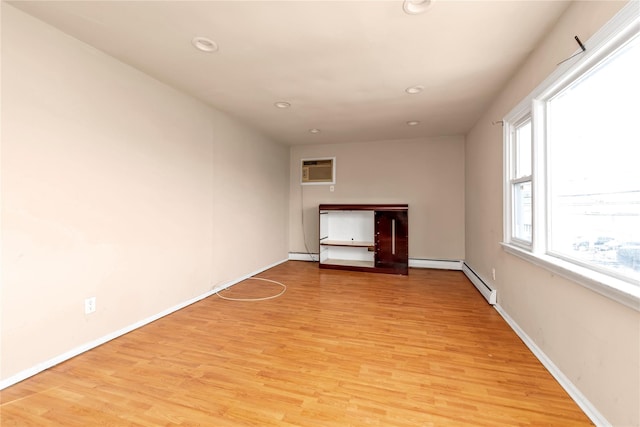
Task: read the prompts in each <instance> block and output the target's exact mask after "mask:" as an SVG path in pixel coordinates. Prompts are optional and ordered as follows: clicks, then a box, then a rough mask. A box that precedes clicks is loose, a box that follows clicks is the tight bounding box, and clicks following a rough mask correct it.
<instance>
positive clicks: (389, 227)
mask: <svg viewBox="0 0 640 427" xmlns="http://www.w3.org/2000/svg"><path fill="white" fill-rule="evenodd" d="M375 222H376V224H375V237H376V254H375V266H376V267H377V268H385V269H392V270H395V271H397V272H398V273H401V274H407V272H408V268H409V265H408V263H409V218H408V212H407V211H376V213H375Z"/></svg>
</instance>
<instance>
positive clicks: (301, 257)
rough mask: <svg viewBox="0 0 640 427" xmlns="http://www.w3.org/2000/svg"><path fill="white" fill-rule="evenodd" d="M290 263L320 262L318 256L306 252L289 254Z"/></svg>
mask: <svg viewBox="0 0 640 427" xmlns="http://www.w3.org/2000/svg"><path fill="white" fill-rule="evenodd" d="M289 261H312V262H318V254H314V253H310V254H309V253H306V252H289Z"/></svg>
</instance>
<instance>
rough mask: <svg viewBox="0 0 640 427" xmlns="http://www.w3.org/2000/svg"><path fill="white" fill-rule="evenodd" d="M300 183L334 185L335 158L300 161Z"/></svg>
mask: <svg viewBox="0 0 640 427" xmlns="http://www.w3.org/2000/svg"><path fill="white" fill-rule="evenodd" d="M301 171H302V173H301V176H300V182H301V183H302V185H312V184H335V183H336V158H335V157H324V158H318V159H302V168H301Z"/></svg>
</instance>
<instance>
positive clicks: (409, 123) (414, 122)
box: [407, 120, 420, 126]
mask: <svg viewBox="0 0 640 427" xmlns="http://www.w3.org/2000/svg"><path fill="white" fill-rule="evenodd" d="M407 124H408V125H409V126H418V125H419V124H420V122H419V121H418V120H411V121H408V122H407Z"/></svg>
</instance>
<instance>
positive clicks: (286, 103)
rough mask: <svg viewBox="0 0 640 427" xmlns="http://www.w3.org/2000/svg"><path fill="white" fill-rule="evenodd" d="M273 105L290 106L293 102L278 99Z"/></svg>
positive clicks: (279, 106)
mask: <svg viewBox="0 0 640 427" xmlns="http://www.w3.org/2000/svg"><path fill="white" fill-rule="evenodd" d="M273 105H275V106H276V107H278V108H289V107H291V104H289V103H288V102H285V101H278V102H276V103H275V104H273Z"/></svg>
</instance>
